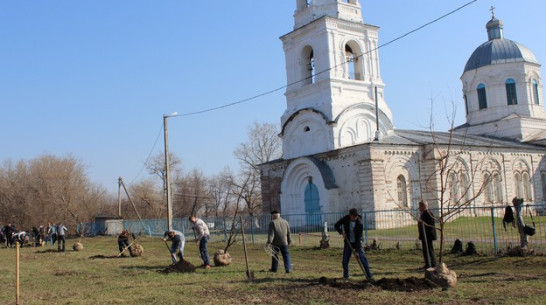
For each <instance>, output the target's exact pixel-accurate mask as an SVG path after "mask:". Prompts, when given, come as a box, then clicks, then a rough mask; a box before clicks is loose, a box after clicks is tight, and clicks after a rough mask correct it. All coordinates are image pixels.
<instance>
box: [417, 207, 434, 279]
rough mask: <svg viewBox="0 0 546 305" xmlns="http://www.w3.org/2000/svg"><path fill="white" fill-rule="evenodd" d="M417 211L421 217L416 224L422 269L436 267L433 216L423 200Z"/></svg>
mask: <svg viewBox="0 0 546 305" xmlns="http://www.w3.org/2000/svg"><path fill="white" fill-rule="evenodd" d="M419 211H420V212H421V217H420V218H419V221H418V222H417V225H418V228H419V239H420V240H421V244H422V246H423V257H424V259H425V266H424V268H425V269H427V268H430V267H435V266H436V256H434V245H433V243H432V242H433V241H434V240H436V227H435V226H434V222H435V221H434V215H433V214H432V212H430V211H429V210H428V203H427V202H426V201H424V200H421V201H420V202H419Z"/></svg>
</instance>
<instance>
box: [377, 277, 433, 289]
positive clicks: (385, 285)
mask: <svg viewBox="0 0 546 305" xmlns="http://www.w3.org/2000/svg"><path fill="white" fill-rule="evenodd" d="M374 285H376V286H379V287H381V288H382V289H383V290H389V291H406V292H411V291H421V290H429V289H433V288H436V287H438V285H436V284H434V283H433V282H431V281H429V280H428V279H424V278H416V277H409V278H406V279H400V278H394V279H387V278H382V279H380V280H378V281H377V282H375V284H374Z"/></svg>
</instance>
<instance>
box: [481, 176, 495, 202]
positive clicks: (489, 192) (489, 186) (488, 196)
mask: <svg viewBox="0 0 546 305" xmlns="http://www.w3.org/2000/svg"><path fill="white" fill-rule="evenodd" d="M483 181H484V183H485V189H484V193H485V202H486V203H492V202H493V197H494V195H493V183H491V176H490V175H489V174H487V173H486V174H484V175H483Z"/></svg>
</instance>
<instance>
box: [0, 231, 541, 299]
mask: <svg viewBox="0 0 546 305" xmlns="http://www.w3.org/2000/svg"><path fill="white" fill-rule="evenodd" d="M75 241H76V240H68V241H67V245H68V246H69V247H68V248H71V246H72V244H73V243H74V242H75ZM81 242H82V243H83V245H84V250H83V251H78V252H76V251H72V250H68V249H67V251H66V252H56V251H54V250H53V249H56V248H53V247H50V246H45V247H41V248H22V249H21V250H20V252H21V255H20V260H21V264H20V272H21V277H20V278H21V285H20V291H21V304H201V305H202V304H351V303H352V304H391V305H392V304H423V303H426V304H546V257H544V256H531V257H493V256H454V255H446V256H445V257H444V261H445V262H446V263H447V265H448V266H449V267H450V268H451V269H453V270H455V271H456V272H457V274H458V276H459V283H458V286H457V287H456V288H454V289H449V290H442V289H440V288H430V287H423V288H419V289H414V291H405V290H406V289H405V288H404V287H394V286H393V287H390V288H392V289H390V288H389V289H386V288H384V287H382V286H379V285H367V284H365V283H364V276H363V275H362V272H361V271H360V269H359V267H358V265H357V264H356V262H355V261H354V260H353V261H352V262H351V265H350V268H351V275H352V276H351V278H350V279H349V280H348V281H345V280H342V279H341V275H342V270H341V252H342V249H341V247H340V244H339V243H337V242H336V243H333V245H332V246H331V247H330V248H329V249H326V250H320V249H318V248H317V246H318V238H311V237H306V238H305V240H304V241H303V244H302V245H298V242H297V240H296V244H297V245H294V246H291V248H290V254H291V258H292V261H293V264H294V272H292V273H290V274H285V273H277V274H274V273H270V272H268V271H267V270H268V269H269V264H270V260H271V258H270V257H269V256H268V255H267V254H266V253H265V251H264V250H263V248H262V247H263V243H260V244H258V243H256V244H254V245H253V244H250V245H249V251H248V254H249V264H250V270H251V271H253V272H254V275H255V280H254V282H252V283H249V282H248V280H247V279H246V275H245V263H244V252H243V248H242V244H241V243H240V242H239V243H237V244H236V245H234V246H233V247H232V248H231V249H230V251H229V252H230V253H231V255H232V257H233V262H232V264H231V265H230V266H227V267H213V268H212V269H210V270H205V269H202V268H198V269H197V271H196V272H195V273H169V274H163V273H160V272H158V271H160V270H163V269H165V268H166V267H168V266H169V264H170V256H169V253H168V251H167V249H166V247H165V245H164V244H163V242H162V241H161V240H160V239H159V238H149V237H145V238H142V239H140V240H139V243H140V244H141V245H142V246H143V247H144V255H143V256H142V257H136V258H130V257H127V258H103V259H92V257H93V256H97V255H104V256H113V255H116V254H117V242H116V238H114V237H94V238H84V239H83V240H82V241H81ZM221 248H223V243H220V242H213V243H210V244H209V252H211V256H212V254H213V253H214V251H215V250H216V249H221ZM366 255H367V257H368V260H369V262H370V267H371V269H372V272H373V273H374V278H375V279H376V280H381V279H389V280H392V281H391V282H396V281H394V280H396V279H400V280H401V281H407V280H411V279H414V278H417V279H421V278H423V271H422V270H418V267H420V266H422V265H423V262H422V257H421V252H420V251H419V250H395V249H381V250H374V251H368V252H367V254H366ZM186 258H187V259H188V260H189V261H190V262H191V263H193V264H194V265H196V266H198V265H200V264H201V261H200V259H199V257H198V254H197V246H196V245H195V244H194V243H191V242H190V243H187V244H186ZM0 261H1V262H2V263H1V264H0V287H2V289H0V303H2V304H15V249H6V248H0ZM281 270H282V268H281ZM321 277H323V279H324V278H326V279H328V280H327V281H326V282H324V281H321V280H320V278H321ZM413 288H415V287H413ZM425 288H427V289H425ZM399 290H403V291H399Z"/></svg>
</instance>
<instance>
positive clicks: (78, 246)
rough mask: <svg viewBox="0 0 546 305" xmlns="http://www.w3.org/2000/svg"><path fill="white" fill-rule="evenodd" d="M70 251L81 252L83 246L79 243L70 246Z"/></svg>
mask: <svg viewBox="0 0 546 305" xmlns="http://www.w3.org/2000/svg"><path fill="white" fill-rule="evenodd" d="M72 249H73V250H74V251H82V250H83V245H82V243H80V242H77V243H74V245H73V246H72Z"/></svg>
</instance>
